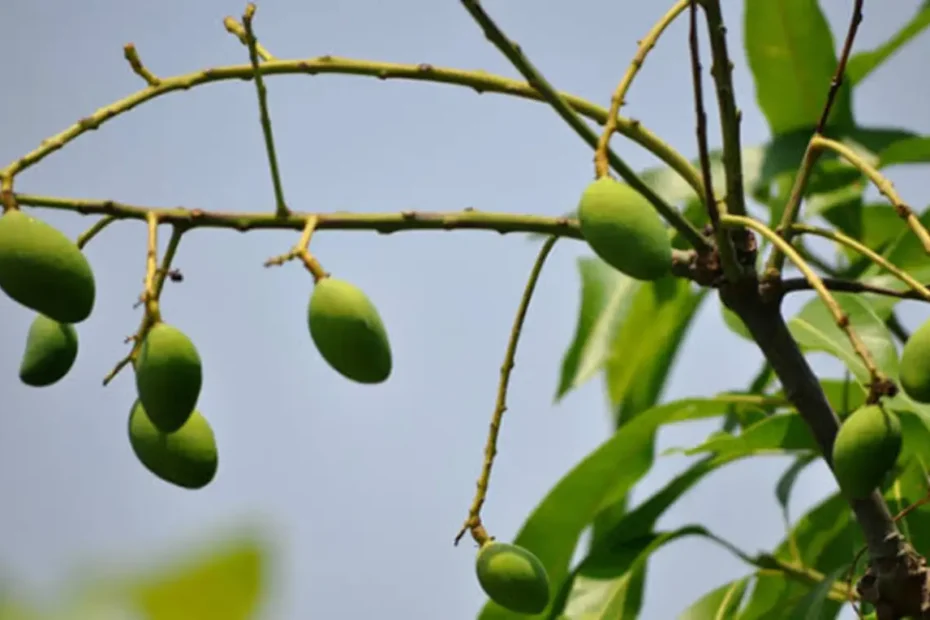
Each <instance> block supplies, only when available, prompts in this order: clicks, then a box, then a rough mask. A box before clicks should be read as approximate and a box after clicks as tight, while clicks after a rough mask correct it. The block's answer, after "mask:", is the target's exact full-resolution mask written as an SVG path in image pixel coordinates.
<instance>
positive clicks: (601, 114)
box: [0, 56, 704, 196]
mask: <svg viewBox="0 0 930 620" xmlns="http://www.w3.org/2000/svg"><path fill="white" fill-rule="evenodd" d="M258 72H259V73H260V74H261V75H263V76H266V75H289V74H306V75H318V74H339V75H359V76H367V77H374V78H378V79H380V80H389V79H402V80H414V81H423V82H436V83H440V84H451V85H455V86H465V87H468V88H472V89H474V90H475V91H477V92H478V93H483V92H491V93H497V94H502V95H510V96H513V97H520V98H522V99H529V100H532V101H544V97H543V96H542V95H541V94H540V93H539V91H537V90H536V89H534V88H533V87H531V86H530V85H529V84H528V83H526V82H521V81H519V80H512V79H509V78H505V77H502V76H499V75H493V74H491V73H487V72H485V71H467V70H464V69H452V68H445V67H434V66H433V65H429V64H425V63H424V64H418V65H414V64H400V63H391V62H375V61H369V60H355V59H351V58H339V57H335V56H319V57H317V58H308V59H304V60H269V61H266V62H263V63H261V65H260V66H259V67H258ZM253 75H254V70H253V68H252V65H251V64H247V65H229V66H223V67H215V68H212V69H204V70H203V71H196V72H194V73H187V74H184V75H177V76H173V77H168V78H160V82H159V84H158V86H149V87H147V88H144V89H142V90H139V91H136V92H135V93H133V94H131V95H129V96H127V97H125V98H123V99H120V100H118V101H115V102H113V103H111V104H110V105H107V106H105V107H102V108H100V109H99V110H97V111H96V112H94V113H93V114H91V115H90V116H87V117H84V118H82V119H80V120H79V121H78V122H77V123H75V124H74V125H72V126H70V127H68V128H67V129H65V130H64V131H62V132H60V133H58V134H56V135H54V136H52V137H50V138H47V139H45V140H43V141H42V143H41V144H40V145H39V147H38V148H36V149H34V150H33V151H31V152H29V153H27V154H25V155H23V156H22V157H20V158H19V159H17V160H15V161H13V162H12V163H10V164H9V165H8V166H6V167H5V168H3V169H0V181H2V185H3V188H4V189H9V188H8V187H7V186H8V185H9V184H10V183H11V181H12V178H13V177H14V176H16V175H17V174H19V173H20V172H22V171H23V170H25V169H26V168H29V167H30V166H33V165H35V164H36V163H38V162H39V161H41V160H42V159H44V158H45V157H47V156H48V155H50V154H52V153H54V152H55V151H57V150H59V149H60V148H62V147H63V146H65V145H66V144H67V143H68V142H71V141H72V140H74V139H75V138H77V137H79V136H81V135H82V134H84V133H86V132H88V131H91V130H95V129H97V128H99V127H100V126H101V125H102V124H104V123H105V122H107V121H109V120H110V119H112V118H115V117H117V116H119V115H121V114H124V113H125V112H128V111H129V110H132V109H133V108H135V107H136V106H139V105H141V104H143V103H145V102H146V101H149V100H151V99H155V98H157V97H160V96H162V95H166V94H168V93H171V92H175V91H184V90H189V89H191V88H195V87H197V86H201V85H203V84H208V83H212V82H222V81H226V80H248V79H251V78H252V76H253ZM560 95H561V96H562V97H563V98H564V99H565V101H566V103H568V105H569V106H570V107H571V108H572V109H573V110H575V111H576V112H577V113H578V114H581V115H582V116H585V117H587V118H590V119H591V120H593V121H595V122H597V123H599V124H601V125H603V124H604V123H606V122H607V118H608V112H607V110H606V109H604V108H602V107H600V106H598V105H595V104H593V103H591V102H590V101H587V100H586V99H583V98H581V97H578V96H576V95H570V94H567V93H560ZM617 133H620V134H622V135H624V136H626V137H627V138H629V139H630V140H633V141H634V142H636V143H637V144H639V145H640V146H642V147H643V148H645V149H646V150H648V151H650V152H651V153H653V154H654V155H655V156H656V157H658V158H659V159H660V160H662V161H663V162H664V163H666V164H667V165H668V166H669V167H670V168H672V169H673V170H674V171H675V172H677V173H678V174H679V175H680V176H681V177H682V178H683V179H684V180H685V181H686V182H687V183H688V185H690V186H691V188H692V189H694V191H695V193H696V194H697V195H698V196H703V195H704V184H703V182H702V181H701V175H700V173H699V172H698V171H697V169H695V167H694V166H693V165H692V164H691V162H690V161H688V159H687V158H685V157H684V156H683V155H682V154H681V153H679V152H678V151H676V150H675V149H674V148H672V147H671V146H670V145H669V144H668V143H666V142H665V141H663V140H662V139H660V138H659V137H658V136H656V135H655V134H653V133H652V132H650V131H649V130H648V129H646V128H645V127H644V126H643V125H642V124H641V123H640V122H639V121H634V120H631V119H628V118H624V117H618V118H617Z"/></svg>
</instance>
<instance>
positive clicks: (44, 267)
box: [0, 209, 97, 323]
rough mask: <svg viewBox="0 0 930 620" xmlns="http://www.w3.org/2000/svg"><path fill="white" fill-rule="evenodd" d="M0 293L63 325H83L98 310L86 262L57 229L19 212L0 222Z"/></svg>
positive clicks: (92, 278)
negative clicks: (94, 310) (93, 311)
mask: <svg viewBox="0 0 930 620" xmlns="http://www.w3.org/2000/svg"><path fill="white" fill-rule="evenodd" d="M0 290H2V291H3V292H4V293H6V294H7V295H8V296H9V297H10V299H12V300H13V301H16V302H17V303H19V304H21V305H23V306H25V307H27V308H30V309H32V310H35V311H36V312H38V313H39V314H44V315H45V316H47V317H49V318H50V319H53V320H55V321H58V322H59V323H80V322H81V321H83V320H84V319H86V318H87V317H89V316H90V313H91V311H92V310H93V308H94V299H95V297H96V290H97V289H96V284H95V282H94V273H93V271H92V270H91V268H90V263H88V262H87V258H86V257H85V256H84V254H83V253H82V252H81V250H79V249H78V247H77V245H76V244H75V243H74V242H73V241H72V240H71V239H69V238H68V237H66V236H65V235H64V233H62V232H61V231H59V230H58V229H56V228H54V227H52V226H50V225H48V224H46V223H45V222H43V221H41V220H38V219H36V218H34V217H31V216H29V215H26V214H25V213H23V212H22V211H19V210H18V209H14V210H11V211H7V212H6V213H4V214H3V215H2V216H0Z"/></svg>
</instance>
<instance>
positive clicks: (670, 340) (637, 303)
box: [604, 277, 707, 423]
mask: <svg viewBox="0 0 930 620" xmlns="http://www.w3.org/2000/svg"><path fill="white" fill-rule="evenodd" d="M706 294H707V290H706V289H700V290H697V291H695V290H694V288H693V287H692V285H691V283H690V282H688V281H687V280H684V279H681V278H672V277H669V278H662V279H661V280H657V281H655V282H650V283H648V284H644V285H643V286H642V287H641V288H640V289H639V290H638V291H637V292H636V296H635V297H634V299H633V302H632V304H631V306H630V308H629V311H628V312H627V314H626V316H625V317H624V320H623V323H622V324H621V325H620V326H619V328H618V329H617V331H616V333H615V334H614V338H613V341H612V342H611V345H610V356H609V357H608V359H607V363H606V365H605V369H604V370H605V381H606V382H607V392H608V395H609V396H610V402H611V404H612V405H613V406H614V407H615V411H616V413H617V419H618V420H619V422H620V423H624V422H625V421H626V420H628V419H630V418H631V417H633V416H635V415H638V414H639V413H640V412H642V411H645V410H647V409H648V408H649V407H652V406H653V405H655V403H656V401H657V400H658V398H659V396H660V395H661V393H662V389H663V388H664V387H665V383H666V381H667V380H668V376H669V373H670V371H671V369H672V367H673V365H674V363H675V358H676V357H677V355H678V353H679V352H680V350H681V348H682V347H681V343H682V340H683V339H684V337H685V335H686V333H687V331H688V328H689V327H690V326H691V323H692V321H693V319H694V315H695V314H696V313H697V310H698V308H699V307H700V304H701V301H703V300H704V298H705V297H706Z"/></svg>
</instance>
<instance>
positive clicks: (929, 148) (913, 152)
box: [878, 136, 930, 168]
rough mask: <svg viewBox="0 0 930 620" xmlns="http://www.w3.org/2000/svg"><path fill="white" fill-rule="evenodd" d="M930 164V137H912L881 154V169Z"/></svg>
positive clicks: (895, 143)
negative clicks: (901, 165)
mask: <svg viewBox="0 0 930 620" xmlns="http://www.w3.org/2000/svg"><path fill="white" fill-rule="evenodd" d="M927 162H930V136H912V137H909V138H904V139H901V140H898V141H897V142H894V143H893V144H891V145H889V146H888V148H886V149H885V150H883V151H882V152H881V155H880V157H879V162H878V165H879V167H880V168H887V167H888V166H896V165H900V164H925V163H927Z"/></svg>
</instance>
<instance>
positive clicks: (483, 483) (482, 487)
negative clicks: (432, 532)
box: [455, 237, 558, 545]
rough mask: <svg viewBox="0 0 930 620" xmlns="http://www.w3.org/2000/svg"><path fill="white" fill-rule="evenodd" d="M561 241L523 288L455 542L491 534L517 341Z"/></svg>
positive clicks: (547, 248) (545, 252)
mask: <svg viewBox="0 0 930 620" xmlns="http://www.w3.org/2000/svg"><path fill="white" fill-rule="evenodd" d="M556 241H558V237H549V239H547V240H546V242H545V243H544V244H543V246H542V248H540V250H539V255H538V256H537V257H536V262H535V263H533V269H532V271H530V276H529V278H528V279H527V281H526V288H525V289H524V290H523V296H522V297H521V298H520V305H519V307H518V308H517V315H516V317H515V318H514V321H513V328H512V329H511V330H510V339H509V341H508V342H507V351H506V353H505V354H504V363H503V364H502V365H501V376H500V382H499V383H498V386H497V403H496V404H495V406H494V415H493V416H492V417H491V425H490V430H489V431H488V440H487V443H486V445H485V448H484V463H483V464H482V466H481V476H480V477H479V478H478V484H477V491H476V493H475V498H474V500H473V501H472V504H471V507H470V508H469V510H468V519H466V520H465V524H464V525H463V526H462V529H461V530H459V533H458V534H457V535H456V536H455V544H456V545H458V544H459V541H460V540H461V539H462V537H463V536H464V535H465V532H467V531H471V534H472V537H473V538H474V539H475V542H477V543H478V544H479V545H481V544H483V543H484V542H485V541H486V540H487V539H488V534H487V532H486V531H485V529H484V526H483V525H482V523H481V507H482V506H483V505H484V500H485V497H486V496H487V492H488V483H489V482H490V480H491V468H492V467H493V466H494V457H495V456H496V455H497V436H498V434H499V433H500V428H501V422H502V421H503V418H504V412H505V411H506V410H507V387H508V385H509V383H510V373H511V371H512V370H513V367H514V358H515V357H516V355H517V343H519V341H520V334H521V332H522V331H523V322H524V320H525V319H526V312H527V310H528V309H529V307H530V301H531V300H532V298H533V291H534V290H535V289H536V282H537V281H538V280H539V274H540V273H542V268H543V265H544V264H545V262H546V258H547V257H548V256H549V252H551V251H552V246H554V245H555V243H556Z"/></svg>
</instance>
